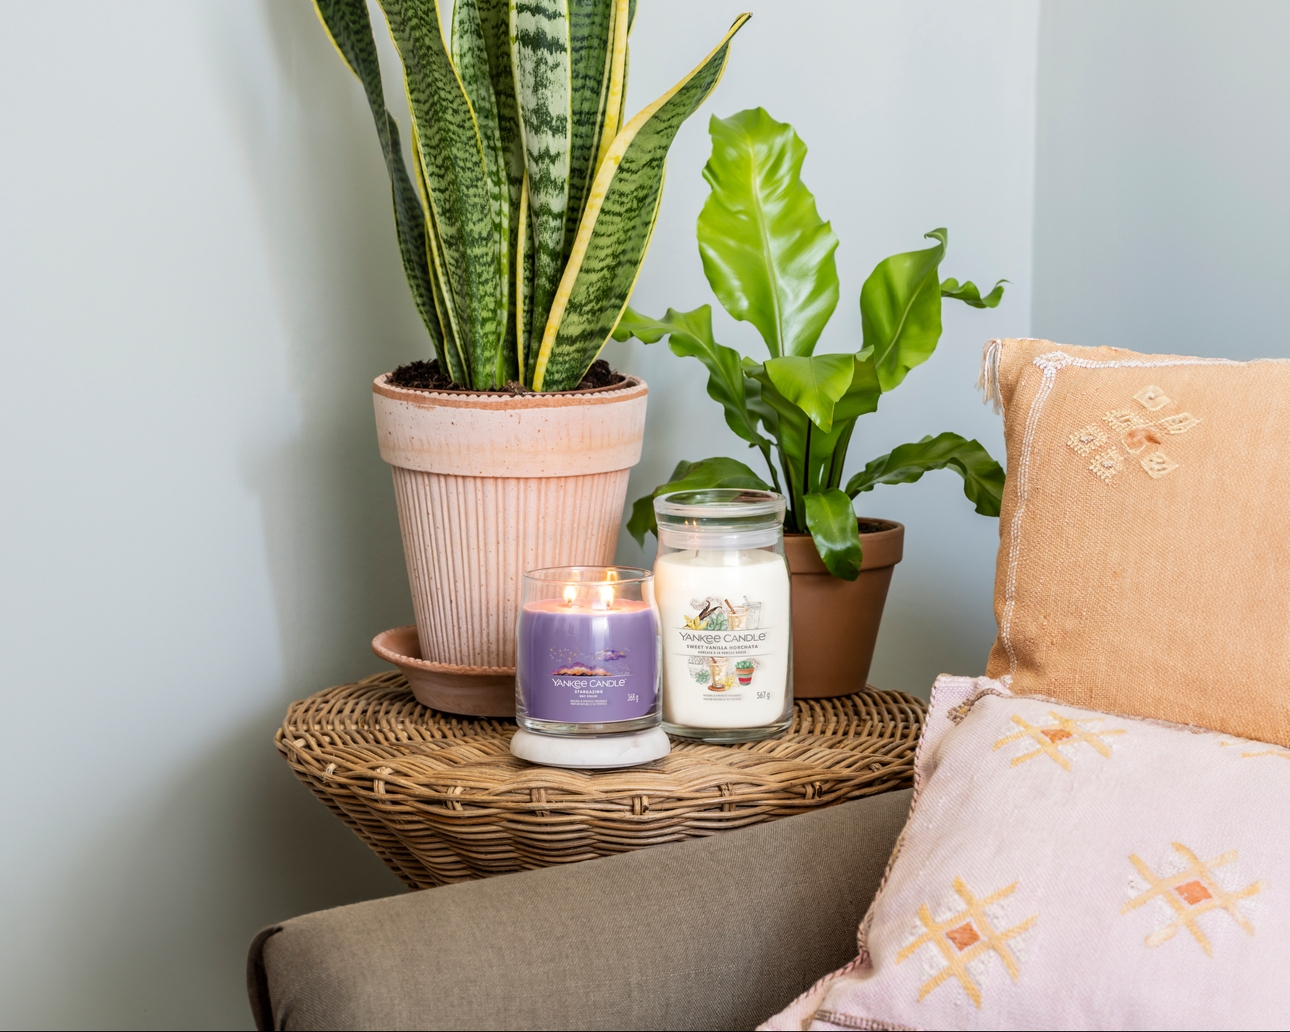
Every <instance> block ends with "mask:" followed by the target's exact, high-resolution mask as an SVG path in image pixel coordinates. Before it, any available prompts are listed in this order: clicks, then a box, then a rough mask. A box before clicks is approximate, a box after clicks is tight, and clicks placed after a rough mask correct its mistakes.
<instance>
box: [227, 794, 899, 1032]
mask: <svg viewBox="0 0 1290 1032" xmlns="http://www.w3.org/2000/svg"><path fill="white" fill-rule="evenodd" d="M909 796H910V793H909V792H908V791H903V792H890V793H886V794H884V795H879V796H873V797H871V798H868V799H861V800H857V801H855V802H851V803H843V804H841V805H839V806H834V807H830V808H828V809H825V810H819V811H816V812H813V813H807V814H803V815H801V816H797V817H792V818H788V819H784V820H778V821H774V822H771V823H767V824H759V825H754V826H753V827H750V828H744V829H741V830H739V831H732V832H727V833H724V834H721V835H716V836H713V837H712V838H707V839H699V840H691V841H688V842H682V843H677V844H675V845H667V846H656V847H653V848H650V849H643V850H638V851H635V852H631V853H625V854H623V855H622V856H616V857H608V858H605V859H601V860H590V861H586V862H584V863H578V864H570V865H568V866H562V867H550V868H545V869H543V870H538V871H527V872H524V873H522V874H509V875H503V876H501V877H496V878H489V879H485V880H482V881H472V882H464V883H462V884H458V885H449V886H444V887H443V888H438V889H427V890H425V891H423V892H416V893H411V894H409V895H406V896H397V897H391V898H389V899H380V900H373V901H371V902H368V903H358V904H355V905H353V906H347V907H338V908H336V909H335V910H326V911H322V912H320V913H316V914H307V915H305V916H304V917H297V918H294V919H293V920H290V921H286V922H284V923H282V924H280V925H275V926H273V927H271V928H267V929H265V930H264V931H263V932H261V933H260V934H259V935H258V936H257V937H256V939H255V941H254V943H252V946H251V952H250V957H249V960H248V978H247V981H248V989H249V992H250V995H251V1006H252V1010H253V1011H254V1012H255V1016H256V1023H257V1026H258V1027H259V1028H261V1029H268V1028H275V1029H335V1028H352V1029H377V1028H382V1029H452V1028H475V1029H495V1028H496V1029H506V1028H513V1029H518V1028H523V1029H619V1028H622V1029H655V1028H658V1029H666V1028H678V1029H707V1028H712V1029H737V1028H752V1027H753V1026H755V1025H756V1024H757V1023H759V1022H761V1021H763V1020H765V1019H766V1018H767V1017H769V1016H770V1015H771V1014H773V1013H775V1012H776V1011H778V1010H780V1009H781V1008H783V1007H784V1006H785V1005H786V1004H787V1003H788V1002H789V1001H790V1000H792V999H793V997H795V996H796V995H797V994H798V993H801V992H802V991H804V990H805V989H807V988H808V987H809V986H810V985H811V984H812V983H814V982H815V981H816V980H817V979H818V978H820V977H821V976H822V975H824V974H827V973H828V972H829V971H832V970H833V969H834V968H837V967H840V966H841V965H843V964H845V963H846V962H847V961H849V960H851V959H852V958H853V957H854V956H855V953H856V938H855V937H856V927H857V925H858V924H859V922H860V919H861V917H863V915H864V912H865V910H866V909H867V907H868V906H869V902H870V900H871V899H872V897H873V894H874V892H875V890H876V889H877V887H878V884H879V881H880V880H881V878H882V874H883V870H884V868H885V866H886V863H887V858H888V855H889V854H890V852H891V849H892V846H893V844H894V843H895V840H896V837H897V836H898V835H899V833H900V830H901V828H902V827H903V826H904V822H905V816H906V812H907V811H908V808H909Z"/></svg>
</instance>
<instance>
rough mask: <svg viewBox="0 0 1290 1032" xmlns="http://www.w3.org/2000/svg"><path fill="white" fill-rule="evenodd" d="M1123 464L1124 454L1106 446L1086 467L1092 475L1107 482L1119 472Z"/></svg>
mask: <svg viewBox="0 0 1290 1032" xmlns="http://www.w3.org/2000/svg"><path fill="white" fill-rule="evenodd" d="M1123 465H1124V456H1123V455H1121V454H1120V453H1119V452H1118V451H1116V450H1115V449H1114V448H1108V449H1107V450H1106V451H1104V452H1102V454H1101V455H1098V456H1096V457H1095V458H1094V459H1093V461H1092V462H1090V463H1089V464H1088V469H1089V472H1090V473H1092V474H1093V475H1094V476H1096V477H1100V478H1101V479H1102V481H1103V482H1104V483H1107V484H1109V483H1110V482H1111V478H1112V477H1113V476H1115V475H1116V474H1117V473H1119V472H1120V468H1121V467H1122V466H1123Z"/></svg>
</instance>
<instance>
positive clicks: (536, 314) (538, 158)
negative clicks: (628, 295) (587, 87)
mask: <svg viewBox="0 0 1290 1032" xmlns="http://www.w3.org/2000/svg"><path fill="white" fill-rule="evenodd" d="M510 17H511V60H512V62H513V65H514V68H515V89H516V94H517V96H518V97H519V107H520V121H521V123H522V124H523V126H524V159H525V165H526V167H527V169H528V174H529V219H530V221H531V222H532V234H533V253H534V271H533V290H532V292H531V294H530V295H529V300H528V307H529V326H530V333H531V339H532V338H540V337H541V333H542V327H544V326H545V325H546V321H547V313H548V312H549V311H550V309H551V302H552V299H553V298H554V297H555V293H556V288H557V286H558V285H559V282H560V273H561V270H562V269H563V268H564V257H565V249H564V230H565V221H566V215H567V210H568V207H569V173H570V161H571V158H572V153H571V147H572V110H571V104H572V81H571V74H572V69H571V64H570V62H571V54H570V49H569V47H570V41H569V8H568V4H567V2H566V0H510ZM529 350H530V352H531V354H530V355H529V357H528V361H529V369H528V374H529V375H528V380H529V382H530V383H531V382H534V381H533V369H534V364H535V363H536V361H537V350H536V349H535V348H532V347H530V349H529Z"/></svg>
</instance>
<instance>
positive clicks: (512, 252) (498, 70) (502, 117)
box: [454, 0, 524, 382]
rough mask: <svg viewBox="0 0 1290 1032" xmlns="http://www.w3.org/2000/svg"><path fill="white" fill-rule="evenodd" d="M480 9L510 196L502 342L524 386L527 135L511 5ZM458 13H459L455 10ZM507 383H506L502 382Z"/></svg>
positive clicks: (495, 3) (490, 1) (489, 3)
mask: <svg viewBox="0 0 1290 1032" xmlns="http://www.w3.org/2000/svg"><path fill="white" fill-rule="evenodd" d="M475 2H476V4H477V5H478V7H479V25H480V30H481V33H482V35H483V38H484V49H485V50H486V52H487V54H488V71H489V75H490V77H491V79H492V83H493V99H494V102H495V103H496V105H497V129H498V134H499V135H500V137H501V143H502V158H503V161H504V164H505V168H506V183H507V187H508V189H509V192H510V216H509V228H510V232H509V234H508V238H507V254H508V255H509V256H510V261H509V262H508V268H507V270H506V281H507V284H506V310H507V312H508V313H509V317H508V318H507V320H506V323H507V330H506V335H505V336H504V337H503V339H502V351H503V365H505V367H506V373H507V375H506V379H508V380H511V379H513V380H521V381H522V380H523V371H524V367H523V366H522V365H520V364H519V360H518V353H519V351H520V341H519V340H518V337H517V327H518V326H519V325H520V324H519V321H518V320H517V318H516V312H515V307H516V305H517V304H518V303H519V293H520V290H521V282H520V280H519V278H518V277H517V270H518V266H517V265H516V262H517V259H519V256H520V255H521V253H522V247H521V243H520V239H521V238H520V193H521V191H522V190H523V186H524V132H523V128H522V127H521V125H520V109H519V101H518V99H517V98H516V96H515V71H514V68H513V67H512V64H511V18H510V4H509V0H475ZM454 10H455V9H454ZM503 382H505V381H503Z"/></svg>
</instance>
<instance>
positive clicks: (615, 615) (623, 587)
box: [515, 566, 666, 752]
mask: <svg viewBox="0 0 1290 1032" xmlns="http://www.w3.org/2000/svg"><path fill="white" fill-rule="evenodd" d="M653 582H654V575H653V574H652V573H650V571H649V570H640V569H636V568H634V567H630V566H562V567H555V568H552V569H548V570H533V571H530V572H529V573H526V574H525V575H524V598H523V601H522V603H521V605H520V616H519V625H518V628H517V643H518V656H517V662H516V676H515V719H516V722H517V723H518V724H519V725H520V727H522V728H526V729H527V730H529V731H537V732H541V733H544V734H548V735H607V734H615V733H618V732H624V731H627V732H630V731H641V730H644V729H647V728H651V727H657V725H658V723H659V651H658V650H659V638H658V626H659V625H658V612H657V610H656V608H655V605H654V591H653ZM660 737H662V735H661V733H660ZM664 752H666V749H664Z"/></svg>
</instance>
